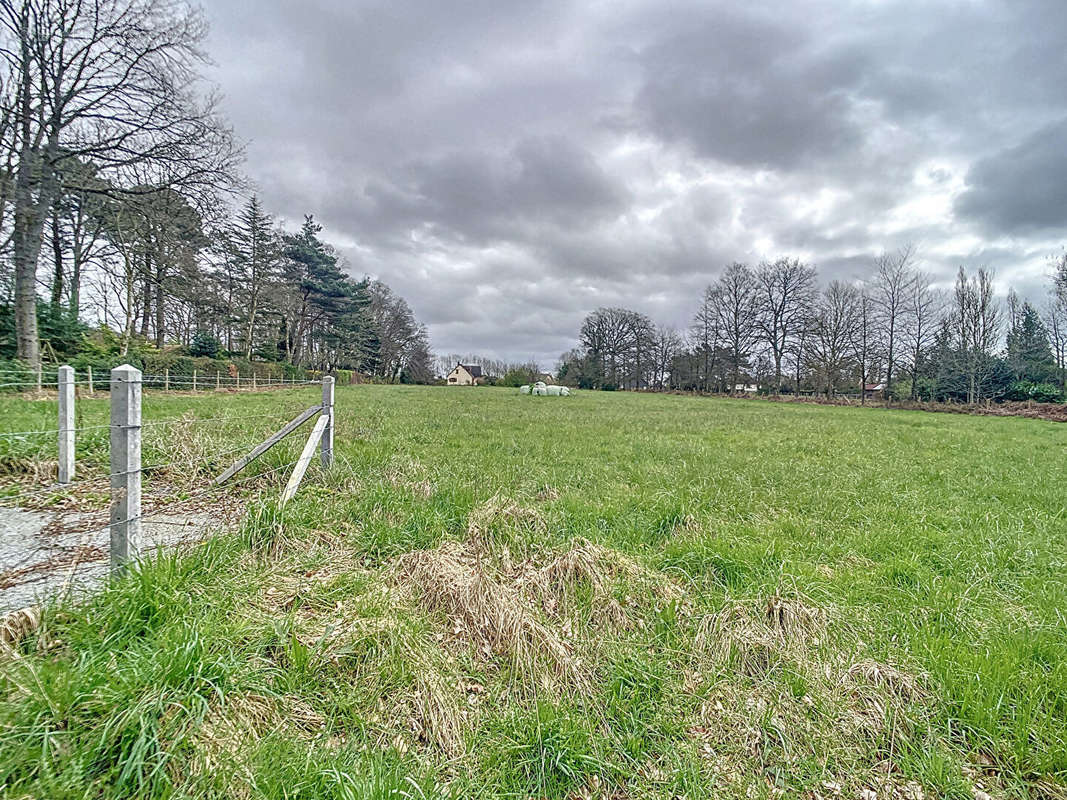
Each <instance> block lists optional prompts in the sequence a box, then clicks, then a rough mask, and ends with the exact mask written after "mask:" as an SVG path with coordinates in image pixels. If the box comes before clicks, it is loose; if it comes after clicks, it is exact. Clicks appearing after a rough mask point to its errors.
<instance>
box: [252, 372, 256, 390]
mask: <svg viewBox="0 0 1067 800" xmlns="http://www.w3.org/2000/svg"><path fill="white" fill-rule="evenodd" d="M255 390H256V373H255V370H253V371H252V391H253V392H254V391H255Z"/></svg>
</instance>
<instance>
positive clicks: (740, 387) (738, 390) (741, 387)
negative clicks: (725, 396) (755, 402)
mask: <svg viewBox="0 0 1067 800" xmlns="http://www.w3.org/2000/svg"><path fill="white" fill-rule="evenodd" d="M758 391H759V387H758V386H756V384H754V383H738V384H735V385H734V394H755V393H756V392H758Z"/></svg>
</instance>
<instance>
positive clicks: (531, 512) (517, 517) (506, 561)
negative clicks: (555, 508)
mask: <svg viewBox="0 0 1067 800" xmlns="http://www.w3.org/2000/svg"><path fill="white" fill-rule="evenodd" d="M547 536H548V524H547V523H546V522H545V518H544V517H543V516H541V513H540V512H539V511H538V510H537V509H534V508H527V507H525V506H520V505H519V504H518V503H516V502H514V501H513V500H509V499H508V498H506V497H501V496H500V495H494V496H493V497H491V498H489V500H487V501H486V502H485V503H483V504H482V505H480V506H478V507H477V508H475V509H473V510H472V511H471V512H470V514H469V515H468V517H467V543H468V545H469V546H470V547H472V548H474V549H475V550H478V551H480V552H483V553H486V554H488V555H491V556H493V557H496V558H499V559H500V560H501V561H502V562H503V565H504V567H505V569H509V568H510V567H511V556H512V553H513V551H518V552H525V551H527V550H529V549H530V548H531V546H536V545H537V544H538V543H539V542H542V541H544V540H545V538H547Z"/></svg>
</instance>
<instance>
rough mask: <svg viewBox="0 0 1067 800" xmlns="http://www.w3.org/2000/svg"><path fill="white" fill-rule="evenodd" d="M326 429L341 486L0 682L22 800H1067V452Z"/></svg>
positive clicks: (710, 404) (407, 425) (563, 404)
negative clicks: (989, 798) (981, 797)
mask: <svg viewBox="0 0 1067 800" xmlns="http://www.w3.org/2000/svg"><path fill="white" fill-rule="evenodd" d="M310 395H311V393H309V399H310V400H311V402H313V400H314V398H313V397H311V396H310ZM278 397H280V395H274V394H271V395H264V396H256V395H241V396H227V397H225V398H218V397H202V398H200V397H198V398H195V399H189V400H184V399H182V398H160V399H158V400H157V401H155V402H157V403H159V407H158V410H159V412H160V413H161V414H162V413H168V414H171V415H174V416H177V415H180V414H182V413H190V414H192V415H194V416H205V417H206V416H211V415H215V414H217V413H218V412H220V411H224V412H226V413H232V412H233V411H234V410H235V409H241V410H244V411H245V412H246V413H249V414H250V413H256V412H262V410H263V409H269V408H271V407H272V404H277V403H278V402H279V401H278ZM308 404H310V402H309V403H308ZM294 405H299V403H295V404H294ZM337 407H338V415H339V430H338V433H337V437H336V447H337V454H338V464H337V467H336V468H335V469H334V470H332V471H330V472H329V473H326V474H317V475H315V476H312V480H311V481H310V482H309V483H308V484H307V485H306V486H305V487H304V488H302V489H301V493H300V494H299V495H298V497H297V499H296V500H295V501H294V502H293V503H291V504H290V505H289V506H287V507H286V508H285V509H284V510H283V509H279V508H277V507H276V506H275V505H273V504H271V503H269V502H262V501H255V502H254V503H253V505H252V507H251V508H250V510H249V513H248V516H247V519H246V522H245V523H244V525H243V526H241V527H240V529H239V530H235V531H234V532H233V533H231V534H229V535H226V536H223V537H220V538H218V539H216V540H214V541H212V542H209V543H207V544H205V545H204V546H202V547H200V548H197V549H196V550H194V551H193V552H192V553H190V554H187V555H185V556H182V557H178V556H176V555H166V554H164V555H161V556H159V557H157V558H156V559H155V560H153V561H152V562H150V563H146V564H144V565H143V566H142V567H140V568H139V569H137V570H134V571H132V572H131V574H129V575H128V576H126V577H124V578H123V579H121V580H118V581H115V582H114V583H112V584H111V585H110V586H108V587H107V588H106V589H105V590H104V591H103V592H101V593H100V594H99V595H98V596H96V597H93V598H91V599H89V600H88V601H86V602H85V603H83V604H82V605H79V606H77V607H72V606H55V607H52V608H49V609H48V610H47V611H46V613H45V615H44V619H43V622H42V625H41V627H40V629H39V630H38V632H37V633H36V635H35V636H33V637H31V638H30V639H28V640H26V641H24V642H22V643H21V644H20V646H19V649H18V652H17V653H15V654H9V655H8V656H5V657H4V664H3V672H2V675H0V691H2V695H0V784H2V785H3V786H4V787H5V790H6V791H7V792H8V793H10V794H11V795H12V796H22V795H33V796H47V797H86V796H103V797H128V796H143V797H249V796H265V797H290V798H291V797H397V796H410V797H444V796H452V797H472V796H477V797H568V796H572V797H611V796H619V797H622V796H632V797H664V798H667V797H679V796H682V797H770V796H782V795H785V796H801V795H805V794H806V796H814V793H818V794H819V796H823V797H829V796H834V795H835V794H837V793H840V794H842V795H843V796H856V793H858V792H860V791H862V790H865V789H867V790H872V791H876V792H878V793H880V794H884V795H886V796H890V795H892V793H893V792H896V793H897V794H896V795H895V796H916V795H915V792H916V791H917V790H920V791H922V792H923V793H925V795H926V796H944V797H971V796H972V792H973V791H975V790H980V791H988V792H990V793H991V794H993V795H994V796H996V795H997V794H1002V795H1004V796H1011V797H1026V796H1063V794H1062V793H1063V792H1064V789H1063V785H1064V783H1067V620H1065V618H1064V609H1065V608H1067V582H1065V581H1064V580H1063V576H1064V575H1065V574H1067V571H1065V568H1067V563H1065V562H1067V536H1065V533H1067V523H1065V521H1064V500H1063V496H1064V495H1063V488H1062V487H1063V486H1064V485H1065V482H1067V463H1065V461H1064V459H1063V452H1064V447H1065V446H1067V428H1064V427H1060V426H1057V425H1056V424H1053V423H1044V422H1039V421H1034V420H1025V419H1001V418H971V417H962V416H959V417H957V416H941V415H928V414H923V413H921V412H915V413H911V412H900V411H894V412H886V411H881V410H874V409H860V408H838V407H819V406H801V405H795V406H794V405H783V404H768V403H761V402H757V401H731V400H724V399H706V398H686V397H664V396H652V395H633V394H625V393H612V394H595V393H579V394H578V395H577V396H574V397H571V398H532V397H524V396H520V395H518V394H514V393H512V392H511V391H504V390H493V389H472V390H459V389H432V388H419V387H377V386H361V387H344V388H339V389H338V393H337ZM296 410H299V409H296ZM53 411H54V409H53ZM0 412H3V413H4V414H5V420H6V421H7V423H6V424H10V425H11V426H12V428H11V429H13V430H21V429H23V428H25V427H29V426H31V425H33V424H35V423H37V424H39V425H40V426H41V427H44V426H45V424H46V422H47V420H48V408H47V404H46V403H41V404H40V407H39V408H37V407H34V406H33V405H32V404H28V403H26V401H21V400H14V399H6V398H5V399H0ZM86 413H87V415H90V418H92V416H91V415H93V414H95V415H96V416H100V417H102V416H103V413H104V412H103V409H102V408H98V407H96V406H94V405H92V404H88V405H87V409H86ZM294 413H295V410H294ZM16 426H18V427H16ZM261 432H262V430H260V429H255V428H253V427H251V424H250V423H249V424H248V425H244V426H240V425H239V426H237V427H236V428H227V429H226V433H225V434H223V435H222V438H220V439H219V442H218V443H217V445H216V446H220V447H221V446H223V444H224V442H225V441H226V440H227V439H228V440H230V441H234V442H238V443H239V442H241V441H243V438H242V437H248V438H250V439H251V438H255V436H256V435H259V434H260V433H261ZM160 446H161V447H165V446H166V445H165V443H164V442H162V441H161V442H160ZM24 447H26V448H28V447H29V445H28V444H27V445H24ZM86 447H88V448H89V450H88V452H87V453H86V457H87V458H90V457H92V454H93V452H97V454H98V456H99V452H98V451H94V450H93V449H92V448H94V447H96V445H90V444H87V445H86ZM35 455H36V457H44V451H40V452H36V454H35V453H34V452H30V451H29V450H26V451H25V452H20V453H19V454H18V457H19V458H31V457H34V456H35ZM0 456H2V454H0ZM279 463H284V462H279ZM412 551H419V552H418V553H412ZM909 792H910V793H911V794H908V793H909ZM1057 793H1060V794H1059V795H1057Z"/></svg>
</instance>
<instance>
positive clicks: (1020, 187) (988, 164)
mask: <svg viewBox="0 0 1067 800" xmlns="http://www.w3.org/2000/svg"><path fill="white" fill-rule="evenodd" d="M1065 178H1067V118H1065V119H1063V120H1061V121H1059V122H1057V123H1055V124H1053V125H1049V126H1047V127H1044V128H1042V129H1041V130H1039V131H1036V132H1035V133H1033V134H1032V135H1030V136H1028V137H1026V139H1025V140H1023V141H1022V142H1021V143H1019V144H1018V145H1015V146H1014V147H1009V148H1006V149H1004V150H1001V151H1000V152H998V153H995V154H994V155H991V156H988V157H986V158H982V159H979V160H978V161H976V162H975V163H974V165H973V166H972V167H971V169H970V171H969V172H968V173H967V190H966V191H965V192H963V194H961V195H960V196H959V198H957V202H956V212H957V213H958V214H960V215H962V216H965V217H971V218H973V219H975V220H977V221H979V222H981V223H984V224H985V225H986V226H987V227H988V228H989V229H991V230H992V231H999V232H1002V233H1006V234H1010V235H1016V234H1026V233H1031V232H1034V231H1042V230H1052V231H1062V230H1063V229H1064V227H1065V226H1067V180H1065Z"/></svg>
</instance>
